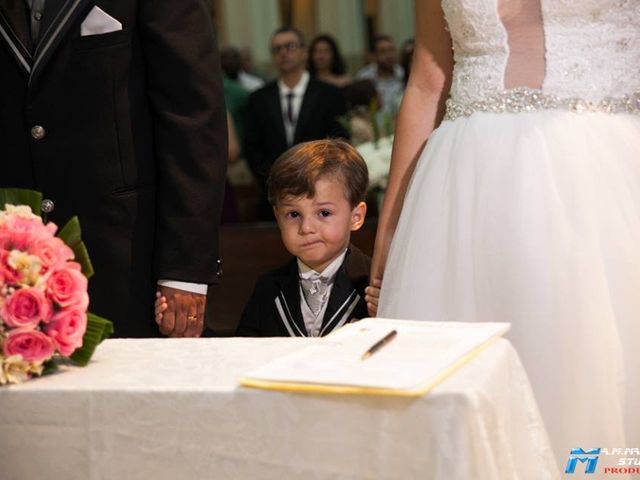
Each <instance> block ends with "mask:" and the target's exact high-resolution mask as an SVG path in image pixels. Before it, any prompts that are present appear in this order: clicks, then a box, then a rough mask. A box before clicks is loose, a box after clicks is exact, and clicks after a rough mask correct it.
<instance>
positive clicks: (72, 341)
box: [44, 309, 87, 357]
mask: <svg viewBox="0 0 640 480" xmlns="http://www.w3.org/2000/svg"><path fill="white" fill-rule="evenodd" d="M86 329H87V315H86V314H85V313H84V312H83V311H81V310H78V309H68V310H62V311H60V312H58V313H56V314H55V315H54V316H53V318H52V319H51V322H50V323H49V324H48V325H46V326H45V328H44V331H45V333H46V334H47V335H49V337H51V339H52V340H53V343H54V344H55V346H56V348H57V349H58V351H59V352H60V354H61V355H63V356H65V357H68V356H69V355H71V354H72V353H73V351H74V350H75V349H76V348H78V347H81V346H82V337H83V336H84V332H85V330H86Z"/></svg>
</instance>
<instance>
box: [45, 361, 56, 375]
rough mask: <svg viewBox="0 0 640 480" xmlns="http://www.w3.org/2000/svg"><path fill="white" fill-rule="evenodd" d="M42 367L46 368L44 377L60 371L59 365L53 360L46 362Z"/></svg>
mask: <svg viewBox="0 0 640 480" xmlns="http://www.w3.org/2000/svg"><path fill="white" fill-rule="evenodd" d="M42 366H43V367H44V368H43V369H42V375H49V374H50V373H53V372H55V371H56V370H58V364H57V363H56V362H55V361H53V360H49V361H46V362H44V364H43V365H42Z"/></svg>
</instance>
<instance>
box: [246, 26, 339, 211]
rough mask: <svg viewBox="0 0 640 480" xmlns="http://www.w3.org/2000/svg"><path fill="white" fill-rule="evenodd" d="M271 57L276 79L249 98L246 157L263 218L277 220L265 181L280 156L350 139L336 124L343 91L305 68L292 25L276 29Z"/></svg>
mask: <svg viewBox="0 0 640 480" xmlns="http://www.w3.org/2000/svg"><path fill="white" fill-rule="evenodd" d="M271 55H272V58H273V63H274V65H275V67H276V69H277V71H278V78H277V79H276V80H274V81H272V82H270V83H268V84H267V85H265V86H264V87H262V88H261V89H259V90H257V91H255V92H253V93H252V94H251V97H249V105H248V108H247V116H246V121H245V155H246V157H247V161H248V162H249V166H250V168H251V170H252V172H253V174H254V176H255V177H256V179H257V180H258V183H259V184H260V187H261V189H262V195H261V202H260V206H259V211H258V217H259V219H260V220H273V213H272V210H271V206H270V205H269V202H268V200H267V194H266V189H265V181H266V178H267V175H268V174H269V169H270V168H271V165H273V162H275V160H276V159H277V158H278V157H279V156H280V155H281V154H282V153H284V152H285V151H286V150H287V149H288V148H289V147H291V146H293V145H296V144H298V143H301V142H306V141H310V140H320V139H323V138H330V137H342V138H348V137H349V134H348V132H347V131H346V130H345V129H344V128H343V127H342V126H341V125H340V123H339V121H338V117H339V116H341V115H344V114H345V113H346V107H345V102H344V98H343V96H342V92H341V91H340V90H339V89H338V88H336V87H334V86H332V85H329V84H326V83H324V82H321V81H319V80H316V79H314V78H310V77H309V73H308V72H307V71H306V70H305V67H306V64H307V50H306V47H305V42H304V36H303V35H302V33H301V32H300V31H299V30H297V29H295V28H291V27H283V28H280V29H278V30H276V32H275V33H273V35H272V36H271Z"/></svg>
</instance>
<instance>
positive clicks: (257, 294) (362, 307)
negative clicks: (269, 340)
mask: <svg viewBox="0 0 640 480" xmlns="http://www.w3.org/2000/svg"><path fill="white" fill-rule="evenodd" d="M370 266H371V259H370V258H369V257H368V256H367V255H365V254H364V253H362V252H361V251H360V250H359V249H358V248H356V247H355V246H353V245H350V247H349V250H348V252H347V255H346V257H345V260H344V262H343V263H342V266H341V267H340V269H339V270H338V272H337V273H336V279H335V282H334V284H333V288H332V289H331V295H330V296H329V303H328V305H327V310H326V311H325V314H324V317H323V320H322V330H321V335H322V336H324V335H326V334H328V333H329V332H331V331H332V330H334V329H335V328H339V327H340V326H342V325H344V324H345V323H348V322H352V321H354V320H360V319H362V318H365V317H367V316H368V315H367V304H366V302H365V301H364V289H365V288H366V286H367V284H368V279H369V268H370ZM236 335H238V336H243V337H289V336H291V337H294V336H295V337H306V336H308V332H307V329H306V327H305V324H304V319H303V317H302V310H301V308H300V280H299V273H298V263H297V260H296V259H295V258H294V259H293V260H292V261H290V262H289V263H287V264H286V265H284V266H283V267H280V268H278V269H276V270H273V271H271V272H269V273H267V274H265V275H262V276H261V277H260V278H259V279H258V281H257V282H256V286H255V288H254V291H253V294H252V295H251V298H250V299H249V302H248V303H247V305H246V306H245V308H244V311H243V312H242V318H241V320H240V324H239V325H238V329H237V331H236Z"/></svg>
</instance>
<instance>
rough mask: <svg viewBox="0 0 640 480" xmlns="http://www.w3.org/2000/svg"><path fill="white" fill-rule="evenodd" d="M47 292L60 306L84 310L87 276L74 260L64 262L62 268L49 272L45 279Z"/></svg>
mask: <svg viewBox="0 0 640 480" xmlns="http://www.w3.org/2000/svg"><path fill="white" fill-rule="evenodd" d="M47 293H48V294H49V297H50V298H51V299H52V300H53V301H54V302H56V303H57V304H58V305H60V306H61V307H62V308H68V307H75V308H78V309H80V310H86V309H87V306H88V305H89V295H87V278H86V277H85V276H84V275H83V274H82V272H81V271H80V265H79V264H77V263H75V262H66V265H65V266H64V268H62V269H60V270H55V271H54V272H52V273H51V276H50V277H49V278H48V279H47Z"/></svg>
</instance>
